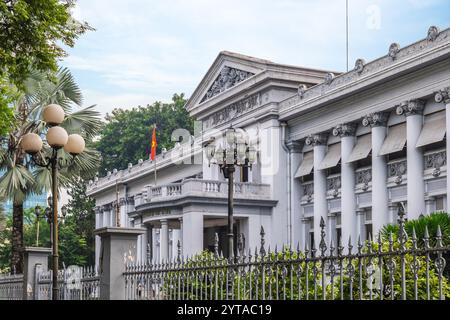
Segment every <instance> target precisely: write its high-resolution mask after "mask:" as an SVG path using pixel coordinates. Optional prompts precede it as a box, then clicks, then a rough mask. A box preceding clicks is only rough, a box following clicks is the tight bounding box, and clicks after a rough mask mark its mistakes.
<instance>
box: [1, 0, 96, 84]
mask: <svg viewBox="0 0 450 320" xmlns="http://www.w3.org/2000/svg"><path fill="white" fill-rule="evenodd" d="M74 5H75V1H73V0H63V1H61V0H45V1H42V0H4V1H1V2H0V17H1V19H0V20H1V23H0V75H5V74H6V75H7V76H8V78H9V79H10V81H11V82H12V83H14V84H18V85H20V84H22V83H23V81H24V80H25V79H26V77H27V76H28V72H29V70H30V69H32V68H33V69H36V70H39V71H44V72H47V71H49V70H50V71H56V69H57V61H58V59H60V58H61V57H64V56H65V55H66V52H65V51H64V49H63V48H62V46H61V44H63V45H66V46H69V47H72V46H73V45H74V43H75V40H76V39H77V38H78V37H79V36H80V35H81V34H83V33H85V32H86V31H87V30H92V28H91V27H90V26H89V25H88V24H87V23H86V22H79V21H76V20H75V19H74V18H73V17H72V15H71V9H72V8H73V7H74Z"/></svg>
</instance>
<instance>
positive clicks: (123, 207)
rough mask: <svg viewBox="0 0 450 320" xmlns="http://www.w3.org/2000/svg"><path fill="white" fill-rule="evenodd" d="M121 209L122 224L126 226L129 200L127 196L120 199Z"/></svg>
mask: <svg viewBox="0 0 450 320" xmlns="http://www.w3.org/2000/svg"><path fill="white" fill-rule="evenodd" d="M119 208H120V209H119V210H120V226H121V227H123V228H126V227H127V226H128V221H127V220H128V214H127V201H126V199H125V198H120V199H119Z"/></svg>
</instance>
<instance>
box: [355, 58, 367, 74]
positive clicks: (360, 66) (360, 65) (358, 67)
mask: <svg viewBox="0 0 450 320" xmlns="http://www.w3.org/2000/svg"><path fill="white" fill-rule="evenodd" d="M365 64H366V61H365V60H364V59H356V61H355V67H354V68H353V71H355V72H356V73H358V74H361V72H363V70H364V65H365Z"/></svg>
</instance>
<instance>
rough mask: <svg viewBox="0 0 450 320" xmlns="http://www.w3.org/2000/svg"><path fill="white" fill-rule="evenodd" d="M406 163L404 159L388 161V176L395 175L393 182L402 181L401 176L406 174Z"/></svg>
mask: <svg viewBox="0 0 450 320" xmlns="http://www.w3.org/2000/svg"><path fill="white" fill-rule="evenodd" d="M406 170H407V165H406V159H405V160H401V161H397V162H392V163H388V177H389V178H392V177H396V178H395V183H396V184H400V183H402V181H403V178H402V176H403V175H405V174H406Z"/></svg>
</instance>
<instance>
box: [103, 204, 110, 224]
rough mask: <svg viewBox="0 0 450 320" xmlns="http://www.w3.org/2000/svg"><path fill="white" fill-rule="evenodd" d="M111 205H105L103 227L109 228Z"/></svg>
mask: <svg viewBox="0 0 450 320" xmlns="http://www.w3.org/2000/svg"><path fill="white" fill-rule="evenodd" d="M110 207H111V206H110V205H109V204H105V205H104V206H103V223H102V227H108V226H109V210H110Z"/></svg>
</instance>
